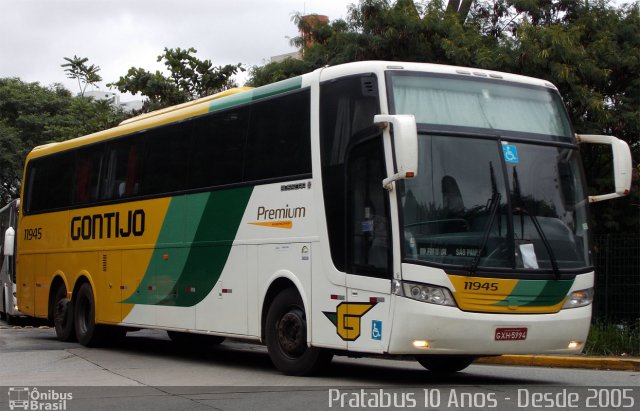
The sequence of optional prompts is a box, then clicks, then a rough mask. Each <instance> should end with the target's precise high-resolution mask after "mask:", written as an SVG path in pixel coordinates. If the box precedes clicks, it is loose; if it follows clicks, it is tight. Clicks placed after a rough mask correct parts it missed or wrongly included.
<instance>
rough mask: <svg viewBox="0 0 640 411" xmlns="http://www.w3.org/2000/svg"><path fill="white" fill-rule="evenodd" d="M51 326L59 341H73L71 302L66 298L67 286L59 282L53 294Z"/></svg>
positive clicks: (74, 334)
mask: <svg viewBox="0 0 640 411" xmlns="http://www.w3.org/2000/svg"><path fill="white" fill-rule="evenodd" d="M52 303H53V307H52V313H53V326H54V328H55V330H56V336H57V337H58V339H59V340H60V341H75V339H76V333H75V328H74V327H73V304H72V303H71V301H69V299H68V298H67V287H65V286H64V284H61V285H60V286H58V288H57V289H56V292H55V294H54V296H53V302H52Z"/></svg>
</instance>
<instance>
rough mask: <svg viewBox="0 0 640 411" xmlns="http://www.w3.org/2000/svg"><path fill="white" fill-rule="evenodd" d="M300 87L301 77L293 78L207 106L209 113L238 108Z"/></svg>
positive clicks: (224, 98) (213, 102)
mask: <svg viewBox="0 0 640 411" xmlns="http://www.w3.org/2000/svg"><path fill="white" fill-rule="evenodd" d="M301 87H302V77H294V78H290V79H287V80H282V81H279V82H277V83H273V84H268V85H266V86H262V87H258V88H255V89H253V90H249V91H245V92H242V93H238V94H232V95H230V96H227V97H223V98H220V99H216V100H212V101H211V103H210V104H209V112H212V111H218V110H223V109H225V108H230V107H235V106H239V105H242V104H245V103H248V102H251V101H256V100H260V99H263V98H267V97H271V96H275V95H277V94H282V93H286V92H288V91H292V90H297V89H299V88H301Z"/></svg>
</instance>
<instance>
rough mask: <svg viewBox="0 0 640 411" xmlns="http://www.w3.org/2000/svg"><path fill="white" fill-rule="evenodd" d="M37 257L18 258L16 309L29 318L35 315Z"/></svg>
mask: <svg viewBox="0 0 640 411" xmlns="http://www.w3.org/2000/svg"><path fill="white" fill-rule="evenodd" d="M38 257H40V256H38V255H23V256H21V257H20V258H19V260H18V262H19V270H18V275H19V276H18V278H16V280H17V285H18V292H17V294H18V309H19V310H20V311H21V312H22V313H24V314H26V315H30V316H34V315H35V314H36V310H35V285H36V284H35V283H36V281H35V280H36V277H35V273H36V261H37V259H38Z"/></svg>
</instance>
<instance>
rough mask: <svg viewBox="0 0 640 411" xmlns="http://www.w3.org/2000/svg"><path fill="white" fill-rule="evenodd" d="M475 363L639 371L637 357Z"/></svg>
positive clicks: (539, 358) (540, 357)
mask: <svg viewBox="0 0 640 411" xmlns="http://www.w3.org/2000/svg"><path fill="white" fill-rule="evenodd" d="M475 363H476V364H498V365H520V366H536V367H557V368H587V369H593V370H615V371H640V358H637V357H633V358H632V357H582V356H555V355H502V356H499V357H482V358H478V359H477V360H476V361H475Z"/></svg>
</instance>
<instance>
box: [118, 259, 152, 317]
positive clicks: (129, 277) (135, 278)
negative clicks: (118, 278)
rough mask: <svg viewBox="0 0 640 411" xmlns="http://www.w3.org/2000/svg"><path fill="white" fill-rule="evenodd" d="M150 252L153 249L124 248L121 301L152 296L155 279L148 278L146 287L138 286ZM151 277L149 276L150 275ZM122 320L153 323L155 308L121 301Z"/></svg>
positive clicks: (143, 274) (147, 263)
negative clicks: (148, 283)
mask: <svg viewBox="0 0 640 411" xmlns="http://www.w3.org/2000/svg"><path fill="white" fill-rule="evenodd" d="M151 254H153V249H141V250H125V251H123V252H122V286H123V288H124V289H123V293H122V297H123V300H122V301H127V300H128V299H131V298H133V297H134V296H135V297H138V298H151V299H153V300H155V298H153V295H154V293H156V290H154V289H153V286H152V285H151V284H153V283H154V282H155V281H154V279H153V278H149V279H148V280H149V282H150V285H147V286H146V287H144V288H143V287H139V285H140V283H141V282H142V278H143V277H144V276H145V272H146V270H147V266H148V265H149V261H150V260H151ZM150 277H151V276H150ZM120 305H121V307H122V316H123V318H124V320H123V322H124V323H125V324H135V325H155V324H156V309H155V306H154V305H147V304H136V305H135V306H134V304H128V303H124V302H123V303H121V304H120Z"/></svg>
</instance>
